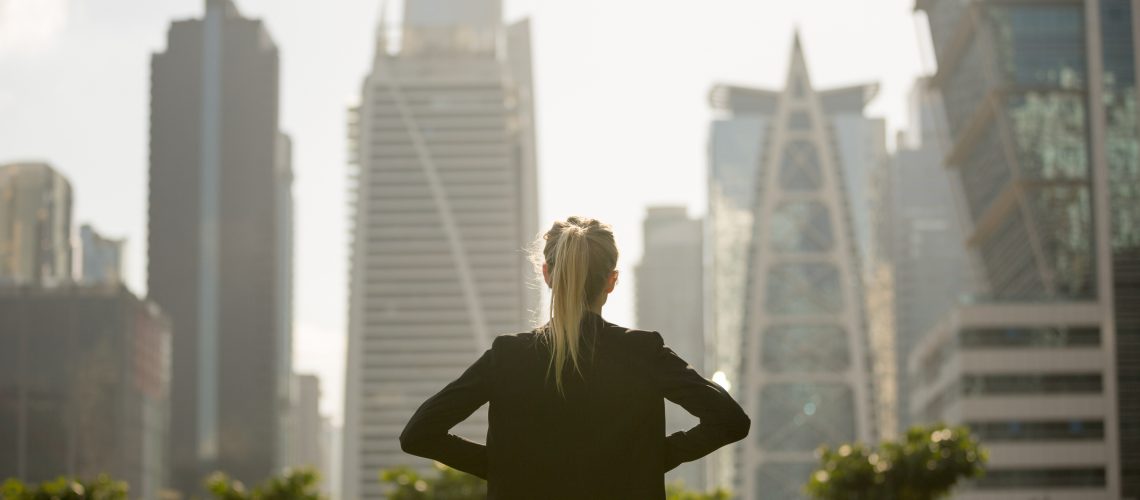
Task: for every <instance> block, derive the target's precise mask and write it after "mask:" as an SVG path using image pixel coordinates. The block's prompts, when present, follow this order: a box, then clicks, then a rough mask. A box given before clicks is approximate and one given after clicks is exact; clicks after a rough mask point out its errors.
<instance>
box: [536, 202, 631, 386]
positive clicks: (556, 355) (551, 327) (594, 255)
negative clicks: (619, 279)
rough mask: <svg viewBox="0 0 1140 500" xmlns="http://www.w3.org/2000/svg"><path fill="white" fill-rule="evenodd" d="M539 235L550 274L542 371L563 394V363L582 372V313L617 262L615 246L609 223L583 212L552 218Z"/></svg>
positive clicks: (596, 294) (597, 295) (564, 370)
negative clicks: (546, 355)
mask: <svg viewBox="0 0 1140 500" xmlns="http://www.w3.org/2000/svg"><path fill="white" fill-rule="evenodd" d="M544 239H546V245H545V249H544V250H543V254H544V255H543V257H544V259H543V260H544V261H545V262H546V265H547V270H548V271H549V272H550V275H551V276H550V288H551V294H550V323H549V324H548V325H547V328H546V332H547V334H548V336H549V339H548V340H549V345H550V365H549V366H548V368H547V376H548V377H549V376H550V375H553V378H554V386H555V388H556V389H557V390H558V393H559V394H562V395H565V391H564V384H563V381H564V375H565V374H566V372H567V371H568V370H567V368H573V370H574V371H575V372H577V373H578V374H579V375H581V374H582V370H581V365H580V362H579V361H580V359H581V342H580V340H581V337H582V319H583V317H584V316H585V314H586V311H588V310H589V308H590V306H591V304H592V302H593V301H595V300H597V299H598V297H599V295H600V294H601V293H602V288H603V287H604V285H605V282H606V279H607V278H608V277H609V275H610V273H612V272H613V270H614V267H615V266H616V265H617V246H616V245H614V239H613V232H612V230H611V229H610V228H609V226H607V225H605V224H602V223H600V222H598V221H596V220H594V219H587V218H584V217H571V218H569V219H567V220H566V221H565V222H562V221H559V222H556V223H555V224H554V227H553V228H551V230H550V231H548V232H547V233H546V235H545V236H544Z"/></svg>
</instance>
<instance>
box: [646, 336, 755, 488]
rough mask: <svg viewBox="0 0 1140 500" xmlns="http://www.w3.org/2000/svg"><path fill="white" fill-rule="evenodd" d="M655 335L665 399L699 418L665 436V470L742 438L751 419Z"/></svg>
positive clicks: (660, 385)
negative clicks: (691, 424) (687, 427)
mask: <svg viewBox="0 0 1140 500" xmlns="http://www.w3.org/2000/svg"><path fill="white" fill-rule="evenodd" d="M653 334H654V336H655V337H656V345H657V353H656V357H655V369H656V377H657V384H658V386H659V387H660V389H661V392H662V394H663V395H664V396H665V398H666V399H668V400H669V401H672V402H674V403H676V404H678V405H680V406H681V407H682V408H684V409H685V410H686V411H688V412H689V413H691V414H693V416H695V417H697V418H699V419H700V423H698V424H697V425H696V426H694V427H693V428H691V429H689V430H687V431H679V432H675V433H673V434H671V435H670V436H668V437H666V438H665V470H666V471H669V470H672V469H673V468H675V467H677V466H678V465H680V464H682V463H684V462H690V461H693V460H696V459H699V458H701V457H703V456H705V455H708V454H709V453H712V452H713V451H715V450H716V449H717V448H720V447H721V446H724V445H726V444H729V443H732V442H735V441H739V440H741V439H744V437H745V436H747V435H748V429H749V428H750V427H751V426H752V422H751V420H749V418H748V415H746V414H745V413H744V410H743V409H742V408H741V407H740V405H739V404H737V403H736V401H735V400H733V399H732V396H730V395H729V394H728V392H727V391H725V390H724V388H723V387H721V386H720V385H718V384H716V383H714V382H712V381H710V380H708V379H705V378H704V377H702V376H701V375H700V374H698V373H697V371H696V370H694V369H693V367H692V366H690V365H689V363H687V362H685V360H683V359H681V357H680V356H678V355H677V353H675V352H673V350H672V349H670V348H669V347H668V346H666V345H665V342H664V341H663V340H662V339H661V335H660V334H659V333H657V332H653Z"/></svg>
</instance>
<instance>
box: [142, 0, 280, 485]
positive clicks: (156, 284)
mask: <svg viewBox="0 0 1140 500" xmlns="http://www.w3.org/2000/svg"><path fill="white" fill-rule="evenodd" d="M278 76H279V55H278V51H277V46H276V45H275V44H274V43H273V39H272V38H271V37H270V35H269V32H268V31H267V29H266V27H265V25H264V24H263V23H262V22H261V21H260V20H257V19H250V18H247V17H243V16H242V15H241V13H240V12H239V11H238V9H237V7H236V6H235V5H234V4H233V3H232V2H231V1H229V0H207V1H206V2H205V13H204V15H203V17H202V18H201V19H188V20H180V21H175V22H173V23H172V24H171V26H170V30H169V32H168V37H167V47H166V49H165V50H164V51H163V52H160V53H156V54H154V56H153V57H152V59H151V102H150V105H151V113H150V184H149V195H150V198H149V221H148V262H147V264H148V267H147V280H148V281H147V283H148V287H147V288H148V290H149V293H150V296H151V298H152V299H153V300H154V301H155V302H157V303H158V304H159V305H160V306H161V307H162V308H163V310H164V311H166V312H167V314H168V315H169V317H170V320H171V326H172V328H173V331H174V335H173V378H172V381H171V383H172V386H171V427H170V428H171V447H170V450H171V484H172V486H173V487H174V489H176V490H178V491H181V492H182V493H183V494H185V495H191V494H193V493H197V492H199V491H200V490H201V489H202V484H203V483H202V479H203V478H204V477H205V475H206V474H208V473H210V472H212V471H215V470H223V471H225V472H226V473H228V474H230V475H231V476H233V477H234V478H236V479H238V480H241V481H242V482H243V483H245V484H247V485H248V484H258V483H260V482H261V481H262V480H264V479H265V478H266V477H268V476H270V475H271V474H274V473H276V472H278V471H279V470H280V469H281V467H283V466H284V465H285V463H286V459H287V456H286V453H287V449H288V447H287V446H286V444H285V442H284V441H285V439H286V437H287V434H288V429H287V423H288V418H289V415H288V413H289V411H290V406H291V401H290V383H291V377H292V267H293V262H292V220H293V218H292V194H291V183H292V175H291V161H290V147H289V145H290V143H289V140H288V138H287V137H286V136H285V135H284V134H282V133H281V131H280V128H279V121H278V95H279V79H278Z"/></svg>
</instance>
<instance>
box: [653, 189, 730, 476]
mask: <svg viewBox="0 0 1140 500" xmlns="http://www.w3.org/2000/svg"><path fill="white" fill-rule="evenodd" d="M703 226H704V224H702V222H701V220H700V219H692V218H690V217H689V215H688V213H687V211H686V208H685V207H683V206H664V207H649V210H648V213H647V214H646V216H645V221H644V224H643V231H642V235H643V238H644V244H643V246H642V248H643V249H644V250H643V253H642V257H641V262H640V263H638V265H637V267H636V268H635V269H634V281H635V283H636V286H637V290H636V296H637V299H636V313H637V328H641V329H645V330H654V331H659V332H661V336H662V338H664V339H665V344H666V345H668V346H669V347H670V348H672V349H673V350H674V351H676V352H677V354H678V355H679V356H681V358H682V359H684V360H686V361H688V362H689V364H690V365H692V366H693V367H694V368H696V370H697V371H698V372H700V373H701V374H702V375H706V376H707V374H706V373H705V369H704V364H705V363H704V356H705V335H704V326H705V323H704V318H703V311H702V308H703V306H704V304H703V290H702V288H701V287H700V286H694V284H699V283H701V282H702V279H701V277H702V274H703V272H702V271H703V269H702V266H703V258H702V254H703V251H702V246H703V245H702V243H703V241H702V240H703V237H704V234H703V232H704V229H703ZM698 422H699V420H697V418H696V417H694V416H692V415H691V414H690V413H689V412H688V411H686V410H685V409H684V408H681V407H680V406H677V405H675V404H667V405H666V410H665V424H666V429H665V430H666V433H667V434H671V433H674V432H677V431H683V430H688V429H689V428H691V427H693V426H694V425H697V423H698ZM714 459H715V458H714ZM706 469H707V466H706V464H705V459H702V460H699V461H696V462H690V463H686V464H682V465H681V466H679V467H677V468H676V469H674V470H672V471H670V472H669V473H668V474H666V477H665V479H666V481H674V480H680V481H682V482H684V484H685V486H686V487H687V488H690V489H696V490H701V491H703V490H705V489H706V486H707V483H708V481H707V471H706Z"/></svg>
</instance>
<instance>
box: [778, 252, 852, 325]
mask: <svg viewBox="0 0 1140 500" xmlns="http://www.w3.org/2000/svg"><path fill="white" fill-rule="evenodd" d="M840 284H841V280H840V279H839V270H838V269H836V268H835V266H833V265H831V264H828V263H826V262H807V263H797V264H779V265H776V266H773V267H772V269H771V270H769V272H768V283H767V292H768V298H767V305H766V306H767V309H768V312H771V313H776V314H818V313H838V312H841V311H842V309H843V292H842V289H841V288H840Z"/></svg>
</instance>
